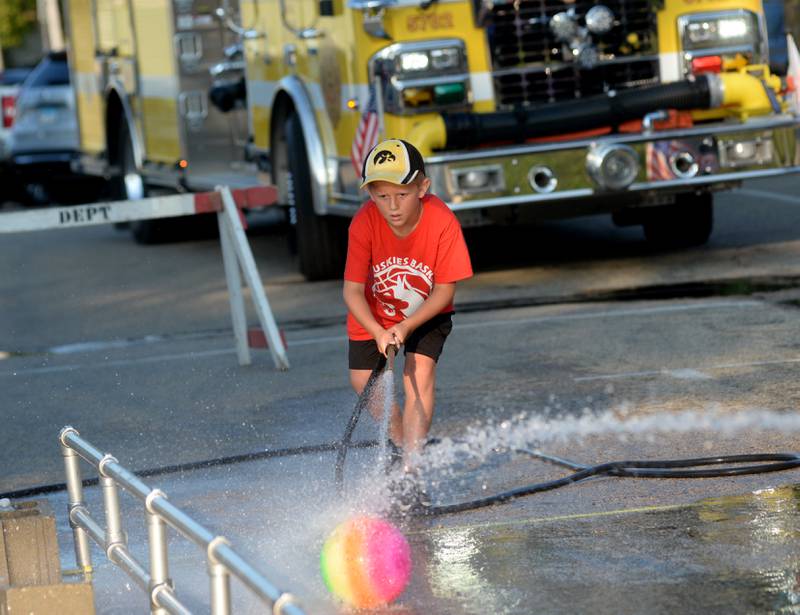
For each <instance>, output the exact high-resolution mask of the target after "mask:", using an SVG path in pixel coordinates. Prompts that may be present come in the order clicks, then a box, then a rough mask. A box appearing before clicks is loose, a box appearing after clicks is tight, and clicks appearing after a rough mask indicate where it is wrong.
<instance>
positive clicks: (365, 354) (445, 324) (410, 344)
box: [348, 312, 453, 369]
mask: <svg viewBox="0 0 800 615" xmlns="http://www.w3.org/2000/svg"><path fill="white" fill-rule="evenodd" d="M452 316H453V313H452V312H448V313H447V314H439V315H438V316H434V317H433V318H431V319H430V320H429V321H428V322H425V323H423V324H422V325H420V326H419V328H417V329H416V331H414V332H413V333H412V334H411V335H409V336H408V339H407V340H406V343H405V344H403V348H404V349H405V353H406V354H408V353H409V352H414V353H416V354H424V355H425V356H426V357H430V358H431V359H433V360H434V361H438V360H439V356H440V355H441V354H442V348H444V341H445V340H446V339H447V336H448V335H450V331H452V330H453V318H452ZM348 359H349V364H350V369H375V368H376V367H377V368H378V369H383V366H384V365H385V363H386V357H384V356H383V355H382V354H381V353H380V352H378V344H377V343H376V342H375V340H350V347H349V350H348Z"/></svg>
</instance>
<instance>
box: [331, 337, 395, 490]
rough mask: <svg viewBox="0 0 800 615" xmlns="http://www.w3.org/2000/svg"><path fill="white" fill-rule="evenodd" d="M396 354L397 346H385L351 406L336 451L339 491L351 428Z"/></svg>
mask: <svg viewBox="0 0 800 615" xmlns="http://www.w3.org/2000/svg"><path fill="white" fill-rule="evenodd" d="M396 355H397V346H394V345H393V344H389V345H388V346H387V347H386V358H385V359H381V360H380V361H378V364H377V365H376V366H375V368H374V369H373V370H372V373H371V374H370V375H369V379H368V380H367V384H366V385H365V386H364V390H363V391H361V395H359V396H358V400H357V401H356V406H355V408H353V414H351V415H350V420H349V421H348V422H347V427H345V430H344V435H343V436H342V441H341V442H340V443H339V450H338V452H337V453H336V468H335V474H336V485H337V488H338V489H339V492H340V493H341V492H342V490H343V489H344V462H345V459H346V457H347V449H348V448H349V447H350V440H351V438H352V436H353V430H355V428H356V425H358V419H359V418H361V412H362V411H363V410H364V408H365V407H366V406H367V404H368V403H369V399H370V396H371V395H372V389H373V388H374V387H375V383H376V382H377V381H378V379H379V377H380V375H381V374H382V373H383V371H384V370H385V369H388V370H389V371H391V372H393V371H394V359H395V356H396Z"/></svg>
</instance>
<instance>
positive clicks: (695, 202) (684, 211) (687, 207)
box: [642, 192, 714, 249]
mask: <svg viewBox="0 0 800 615" xmlns="http://www.w3.org/2000/svg"><path fill="white" fill-rule="evenodd" d="M642 227H643V229H644V236H645V238H646V239H647V241H648V242H649V243H650V244H651V245H653V246H654V247H656V248H658V249H674V248H691V247H693V246H701V245H703V244H705V243H706V242H707V241H708V238H709V237H711V232H712V231H713V229H714V195H713V194H711V193H710V192H701V193H700V194H696V193H694V192H687V193H684V194H679V195H678V196H677V197H676V199H675V204H674V205H666V206H663V207H653V208H652V209H650V210H648V211H647V213H646V217H645V219H644V222H643V223H642Z"/></svg>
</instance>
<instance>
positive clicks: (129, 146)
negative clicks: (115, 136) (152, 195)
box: [112, 122, 165, 244]
mask: <svg viewBox="0 0 800 615" xmlns="http://www.w3.org/2000/svg"><path fill="white" fill-rule="evenodd" d="M117 142H118V143H119V151H118V156H117V160H118V161H119V170H120V171H119V174H118V175H115V176H114V179H113V180H112V181H113V182H114V185H113V191H114V198H116V199H119V200H123V201H128V200H136V199H142V198H144V197H146V196H147V192H146V190H145V187H144V179H143V178H142V176H141V175H139V174H138V173H137V172H136V162H135V158H134V156H133V141H132V139H131V135H130V132H129V130H128V126H127V125H126V124H125V122H121V123H120V128H119V140H118V141H117ZM161 225H162V222H161V221H160V220H159V221H154V220H134V221H132V222H130V223H128V225H127V226H128V227H129V228H130V230H131V235H133V239H134V240H135V241H136V243H141V244H153V243H159V242H161V241H164V239H165V238H164V233H163V228H162V226H161Z"/></svg>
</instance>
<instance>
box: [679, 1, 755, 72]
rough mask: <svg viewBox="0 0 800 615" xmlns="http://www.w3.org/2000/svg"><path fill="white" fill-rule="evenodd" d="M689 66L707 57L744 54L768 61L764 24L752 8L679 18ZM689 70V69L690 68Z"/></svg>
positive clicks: (752, 60) (682, 41) (686, 64)
mask: <svg viewBox="0 0 800 615" xmlns="http://www.w3.org/2000/svg"><path fill="white" fill-rule="evenodd" d="M678 29H679V31H680V36H681V43H682V46H683V52H684V62H685V66H686V67H688V66H690V65H691V62H692V60H693V59H695V58H698V57H705V56H719V57H720V58H722V57H733V56H735V55H736V54H742V55H744V56H745V57H746V58H747V59H748V61H749V62H751V63H754V64H758V63H762V62H765V61H766V60H767V51H766V46H765V44H764V36H763V32H762V24H761V22H760V19H759V16H758V15H756V14H755V13H752V12H751V11H745V10H738V11H719V12H714V13H694V14H691V15H684V16H683V17H681V18H679V19H678ZM687 72H689V71H687Z"/></svg>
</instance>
